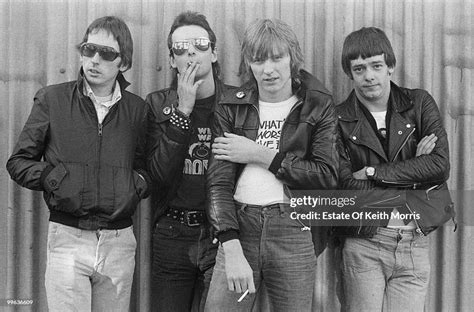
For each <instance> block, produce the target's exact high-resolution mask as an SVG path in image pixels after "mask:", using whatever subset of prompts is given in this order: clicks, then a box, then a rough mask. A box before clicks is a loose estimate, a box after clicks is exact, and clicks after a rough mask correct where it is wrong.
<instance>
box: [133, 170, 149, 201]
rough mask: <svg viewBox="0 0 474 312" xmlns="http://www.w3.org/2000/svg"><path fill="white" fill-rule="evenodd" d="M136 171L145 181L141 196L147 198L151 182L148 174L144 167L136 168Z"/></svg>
mask: <svg viewBox="0 0 474 312" xmlns="http://www.w3.org/2000/svg"><path fill="white" fill-rule="evenodd" d="M136 171H137V173H138V174H139V175H140V176H141V177H143V180H145V182H146V190H145V191H144V192H143V194H141V198H147V197H148V195H150V189H151V184H152V180H151V178H150V175H149V174H148V173H147V172H146V171H145V170H144V169H137V170H136Z"/></svg>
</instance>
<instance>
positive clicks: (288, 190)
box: [259, 99, 304, 225]
mask: <svg viewBox="0 0 474 312" xmlns="http://www.w3.org/2000/svg"><path fill="white" fill-rule="evenodd" d="M302 103H303V100H301V99H298V101H297V102H296V103H295V105H293V107H292V108H291V109H290V111H289V113H288V115H287V117H288V116H290V115H291V113H292V112H293V111H294V110H295V109H296V108H297V107H298V106H300V105H302ZM287 119H288V118H285V120H284V121H283V125H282V126H281V133H280V138H279V139H278V142H279V146H278V151H280V150H281V148H282V146H283V145H282V144H281V137H282V135H283V130H284V129H285V125H286V120H287ZM259 120H260V117H259ZM283 189H284V190H286V193H287V194H288V196H289V197H290V198H291V197H292V196H293V195H292V192H291V190H290V188H289V187H288V185H286V184H283ZM300 223H301V224H303V223H302V222H300ZM303 225H304V224H303Z"/></svg>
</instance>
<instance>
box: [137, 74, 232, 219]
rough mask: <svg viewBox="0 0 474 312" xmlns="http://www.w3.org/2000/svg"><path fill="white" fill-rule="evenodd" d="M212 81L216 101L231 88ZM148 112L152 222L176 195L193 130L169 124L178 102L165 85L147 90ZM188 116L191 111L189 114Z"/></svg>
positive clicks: (170, 89) (172, 92)
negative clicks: (157, 88)
mask: <svg viewBox="0 0 474 312" xmlns="http://www.w3.org/2000/svg"><path fill="white" fill-rule="evenodd" d="M232 88H235V87H231V86H228V85H225V84H223V83H222V82H221V81H219V80H216V103H217V101H218V100H219V99H220V98H221V97H222V94H223V93H224V90H227V89H232ZM146 102H147V103H148V105H149V108H150V113H149V115H148V125H149V128H148V136H147V142H148V144H147V145H148V148H147V150H148V151H147V154H148V160H147V163H148V168H149V173H150V175H151V176H152V178H153V180H154V182H155V185H154V188H153V192H152V194H151V198H152V207H153V220H154V222H153V224H154V223H156V221H158V219H159V218H160V216H162V215H163V213H164V212H165V210H166V209H167V205H168V202H169V201H170V200H171V199H172V198H173V197H174V196H175V195H176V191H177V189H178V186H179V183H180V182H181V178H182V176H183V167H184V158H185V157H186V154H187V153H188V148H189V140H190V139H191V137H192V135H193V133H192V128H193V127H191V129H190V130H183V129H181V128H179V127H176V126H174V125H173V124H171V123H170V121H169V120H170V118H171V113H172V110H173V109H174V108H176V107H177V104H178V95H177V93H176V89H174V88H166V89H163V90H160V91H155V92H152V93H150V94H149V95H148V96H147V97H146ZM191 116H192V114H191Z"/></svg>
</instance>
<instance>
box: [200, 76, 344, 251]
mask: <svg viewBox="0 0 474 312" xmlns="http://www.w3.org/2000/svg"><path fill="white" fill-rule="evenodd" d="M301 77H302V79H301V86H300V87H299V89H298V90H297V92H296V94H297V96H298V98H299V100H298V102H297V103H296V104H295V106H294V107H293V108H292V109H291V111H290V113H289V115H288V117H287V118H286V120H285V123H284V125H283V128H282V132H281V137H280V151H279V153H278V154H277V155H276V156H275V158H274V159H273V162H272V164H271V165H270V167H269V170H270V171H271V172H272V173H273V174H275V176H276V177H277V178H278V179H280V180H282V181H283V183H284V185H285V192H286V193H287V195H289V196H291V194H290V193H291V191H290V190H291V189H300V190H308V189H333V188H335V187H336V185H337V173H338V157H339V156H338V153H337V148H336V137H337V132H336V124H337V118H336V116H335V111H334V104H333V101H332V97H331V95H330V93H329V91H327V90H326V89H325V88H324V86H323V85H322V84H321V82H319V80H317V79H316V78H315V77H314V76H312V75H311V74H309V73H308V72H305V71H301ZM258 127H259V115H258V90H257V86H256V85H255V84H251V83H249V84H245V85H244V86H242V87H241V88H239V89H238V90H236V91H234V92H230V93H227V94H226V95H225V97H224V99H223V100H222V101H221V102H220V103H219V104H218V106H217V108H216V113H215V119H214V125H213V128H212V134H213V137H219V136H223V134H224V132H230V133H235V134H238V135H243V136H245V137H247V138H249V139H252V140H255V138H256V136H257V132H258ZM243 168H244V165H241V164H236V163H232V162H228V161H219V160H215V159H214V158H213V157H212V156H211V161H210V164H209V169H208V179H207V180H208V191H209V196H208V197H209V200H210V205H209V206H208V208H209V211H208V215H209V218H210V221H211V224H212V225H213V226H214V228H215V230H216V234H217V236H218V237H219V240H220V241H221V242H223V241H226V240H229V239H232V238H237V237H238V230H239V225H238V222H237V218H236V207H235V204H234V200H233V195H234V188H235V185H236V181H237V179H238V177H239V175H240V173H241V172H242V170H243ZM224 233H225V235H221V234H224ZM228 234H230V235H228Z"/></svg>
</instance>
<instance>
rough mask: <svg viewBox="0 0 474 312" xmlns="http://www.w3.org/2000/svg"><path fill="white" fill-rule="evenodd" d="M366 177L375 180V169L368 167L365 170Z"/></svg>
mask: <svg viewBox="0 0 474 312" xmlns="http://www.w3.org/2000/svg"><path fill="white" fill-rule="evenodd" d="M365 175H366V176H367V179H369V180H373V179H374V178H375V168H374V167H367V168H366V169H365Z"/></svg>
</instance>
